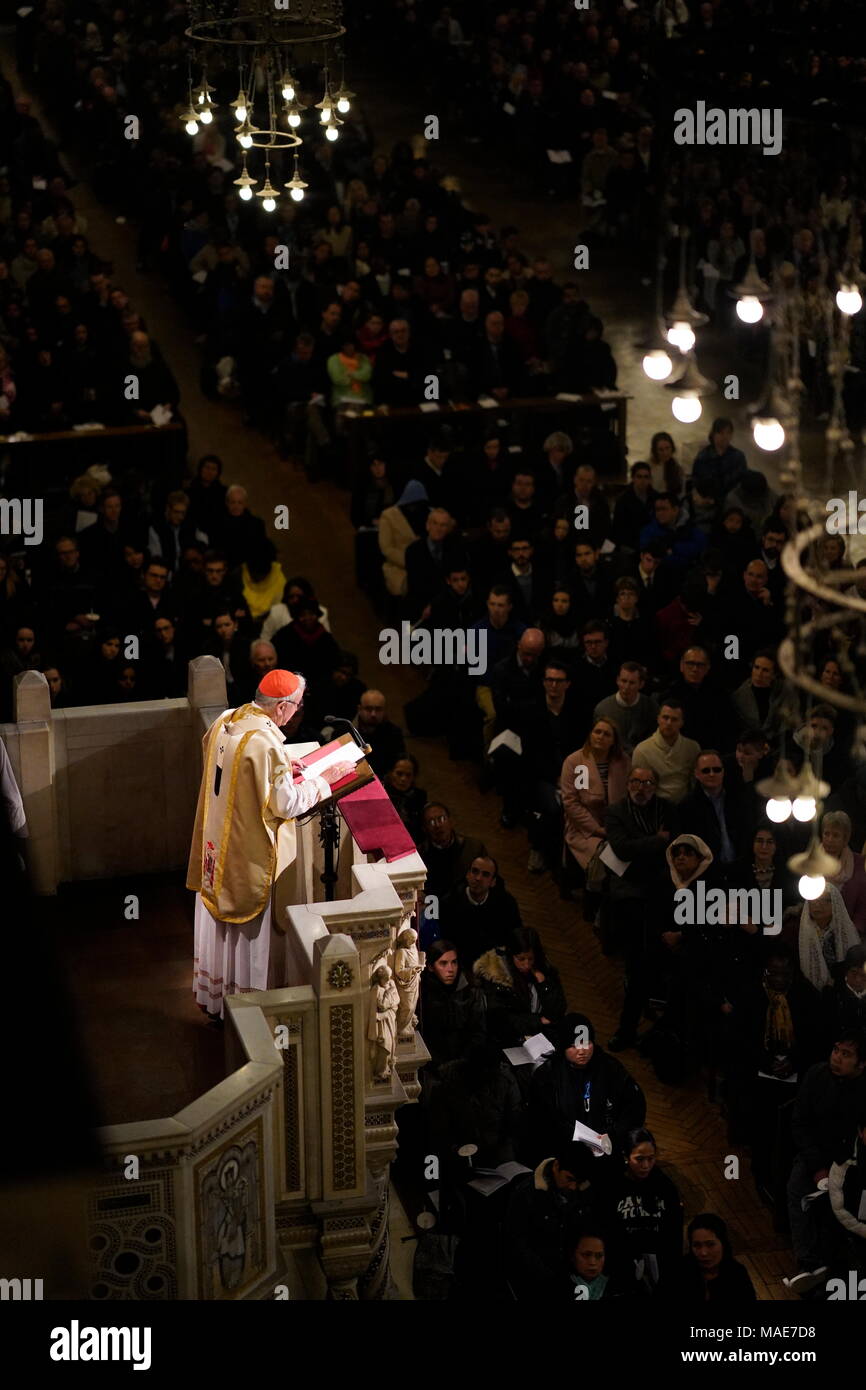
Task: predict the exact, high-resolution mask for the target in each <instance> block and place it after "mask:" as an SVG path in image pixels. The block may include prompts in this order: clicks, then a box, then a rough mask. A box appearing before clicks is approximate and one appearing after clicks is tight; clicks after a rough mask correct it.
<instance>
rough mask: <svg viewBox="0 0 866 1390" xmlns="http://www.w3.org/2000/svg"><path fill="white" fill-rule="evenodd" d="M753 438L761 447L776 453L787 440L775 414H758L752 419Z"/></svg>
mask: <svg viewBox="0 0 866 1390" xmlns="http://www.w3.org/2000/svg"><path fill="white" fill-rule="evenodd" d="M752 438H753V439H754V441H755V443H756V444H757V446H758V448H759V449H763V450H764V452H765V453H768V454H774V453H775V452H776V450H777V449H781V447H782V445H783V444H784V442H785V431H784V429H783V427H782V425H781V422H780V421H779V420H777V419H776V417H775V416H774V415H764V416H758V417H757V418H756V419H754V420H753V421H752Z"/></svg>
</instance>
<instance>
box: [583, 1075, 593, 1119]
mask: <svg viewBox="0 0 866 1390" xmlns="http://www.w3.org/2000/svg"><path fill="white" fill-rule="evenodd" d="M591 1091H592V1082H591V1081H587V1083H586V1085H585V1086H584V1088H583V1108H584V1110H585V1111H586V1113H587V1114H589V1106H590V1093H591Z"/></svg>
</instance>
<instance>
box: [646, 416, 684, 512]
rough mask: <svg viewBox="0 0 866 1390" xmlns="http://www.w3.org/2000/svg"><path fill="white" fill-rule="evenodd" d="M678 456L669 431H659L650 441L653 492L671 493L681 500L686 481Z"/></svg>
mask: <svg viewBox="0 0 866 1390" xmlns="http://www.w3.org/2000/svg"><path fill="white" fill-rule="evenodd" d="M676 455H677V446H676V444H675V443H674V441H673V437H672V436H671V435H669V434H668V432H667V430H658V431H657V432H656V433H655V434H654V435H653V437H652V439H651V440H650V456H649V461H650V465H651V468H652V485H653V491H654V492H670V493H672V494H673V496H674V497H676V498H677V499H679V498H680V497H682V495H683V490H684V488H685V480H684V477H683V470H682V468H681V467H680V465H679V463H678V462H677V457H676Z"/></svg>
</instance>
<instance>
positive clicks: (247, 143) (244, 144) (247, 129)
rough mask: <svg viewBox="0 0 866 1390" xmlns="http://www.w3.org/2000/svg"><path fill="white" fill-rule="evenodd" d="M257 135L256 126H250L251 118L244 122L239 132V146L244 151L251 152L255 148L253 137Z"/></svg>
mask: <svg viewBox="0 0 866 1390" xmlns="http://www.w3.org/2000/svg"><path fill="white" fill-rule="evenodd" d="M255 133H256V128H255V126H253V125H251V124H250V119H249V116H248V117H247V119H246V120H245V121H244V123H243V125H242V126H241V128H240V130H239V131H238V144H239V145H240V147H241V149H243V150H251V149H252V147H253V135H254V134H255Z"/></svg>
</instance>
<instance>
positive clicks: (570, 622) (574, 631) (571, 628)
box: [539, 585, 580, 651]
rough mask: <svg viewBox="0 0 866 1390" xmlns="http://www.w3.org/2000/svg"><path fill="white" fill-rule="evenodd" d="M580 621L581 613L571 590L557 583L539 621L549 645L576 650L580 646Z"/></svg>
mask: <svg viewBox="0 0 866 1390" xmlns="http://www.w3.org/2000/svg"><path fill="white" fill-rule="evenodd" d="M579 623H580V614H579V613H578V612H577V610H576V609H575V606H574V603H573V602H572V597H571V590H570V589H565V588H561V587H560V586H559V585H557V586H556V588H555V589H554V591H553V595H552V597H551V600H550V603H549V604H548V606H547V611H546V612H544V613H542V615H541V618H540V621H539V627H540V628H541V630H542V632H543V633H544V636H545V640H546V642H547V645H548V647H557V648H559V649H560V651H562V650H566V651H575V650H576V649H577V648H578V647H579V646H580V634H579V632H578V626H579Z"/></svg>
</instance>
